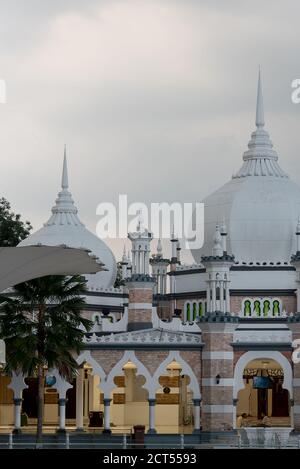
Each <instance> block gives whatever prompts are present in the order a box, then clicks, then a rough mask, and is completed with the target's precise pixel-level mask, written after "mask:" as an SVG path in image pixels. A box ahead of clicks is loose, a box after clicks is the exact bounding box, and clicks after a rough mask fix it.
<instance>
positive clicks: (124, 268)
mask: <svg viewBox="0 0 300 469" xmlns="http://www.w3.org/2000/svg"><path fill="white" fill-rule="evenodd" d="M121 266H122V280H125V278H127V274H128V272H127V267H128V259H127V256H126V247H125V244H124V249H123V256H122V261H121Z"/></svg>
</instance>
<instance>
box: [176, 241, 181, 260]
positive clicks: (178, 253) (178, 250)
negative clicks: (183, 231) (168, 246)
mask: <svg viewBox="0 0 300 469" xmlns="http://www.w3.org/2000/svg"><path fill="white" fill-rule="evenodd" d="M180 251H181V246H180V241H179V240H178V241H177V245H176V257H177V263H178V264H180Z"/></svg>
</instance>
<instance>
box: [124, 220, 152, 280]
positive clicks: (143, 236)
mask: <svg viewBox="0 0 300 469" xmlns="http://www.w3.org/2000/svg"><path fill="white" fill-rule="evenodd" d="M128 238H129V239H130V241H131V242H132V251H131V252H132V274H139V275H149V255H150V243H151V241H152V239H153V236H152V233H151V232H150V231H148V230H147V228H145V227H144V224H143V219H142V215H141V212H140V214H139V220H138V225H137V231H136V232H134V233H128Z"/></svg>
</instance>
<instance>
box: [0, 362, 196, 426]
mask: <svg viewBox="0 0 300 469" xmlns="http://www.w3.org/2000/svg"><path fill="white" fill-rule="evenodd" d="M93 362H94V361H93V360H91V363H90V362H89V361H88V360H84V361H83V362H82V364H81V367H80V369H79V371H78V375H77V377H76V379H74V380H73V382H72V383H71V385H72V387H71V385H70V384H68V386H67V388H66V389H64V392H63V393H62V392H61V390H60V389H59V386H58V385H57V384H56V379H55V376H53V375H52V374H51V372H49V373H48V374H47V375H46V380H45V400H44V403H45V405H44V426H45V430H46V431H55V430H56V429H57V428H60V429H65V428H67V429H69V430H72V429H73V430H75V429H77V430H82V429H83V430H87V431H89V430H90V431H97V429H98V430H99V431H104V432H112V433H120V432H122V433H130V432H131V431H132V429H133V427H134V426H135V425H144V426H145V429H146V431H148V432H149V433H156V432H157V433H192V432H193V431H194V430H195V429H196V430H199V429H200V400H199V399H194V393H193V390H192V388H191V378H190V376H189V375H188V374H186V373H185V372H183V369H182V365H181V364H180V363H179V362H177V361H176V360H175V359H172V360H170V361H169V362H168V363H165V364H162V365H164V366H163V367H160V368H159V369H158V370H156V374H154V376H150V375H149V373H148V375H146V376H145V373H144V374H143V373H141V370H140V368H139V366H138V363H135V360H134V359H133V360H131V359H128V360H127V361H126V362H125V363H124V364H123V363H122V365H119V366H115V367H114V368H115V370H112V372H111V374H110V375H109V378H107V377H106V379H105V378H104V376H103V375H102V376H101V374H102V373H100V372H99V369H98V368H97V367H96V366H95V363H93ZM193 380H194V381H195V377H193ZM10 383H11V378H10V377H7V376H3V375H2V376H0V427H7V426H14V427H15V428H16V427H18V426H19V427H21V426H22V431H25V432H26V431H29V432H30V431H34V430H35V427H36V422H37V399H36V396H37V379H36V378H25V379H24V381H23V383H24V384H23V386H24V388H23V389H22V393H21V397H19V396H17V398H16V397H15V396H14V392H13V390H12V389H10V387H9V386H10ZM196 397H197V396H196ZM18 406H19V407H18ZM16 409H17V410H16ZM17 411H19V414H20V415H19V418H18V419H19V422H16V412H17ZM25 414H26V416H25V420H24V415H25ZM24 422H25V426H24Z"/></svg>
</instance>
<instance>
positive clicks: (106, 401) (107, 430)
mask: <svg viewBox="0 0 300 469" xmlns="http://www.w3.org/2000/svg"><path fill="white" fill-rule="evenodd" d="M110 401H111V399H104V400H103V403H104V430H103V433H111V429H110Z"/></svg>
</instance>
